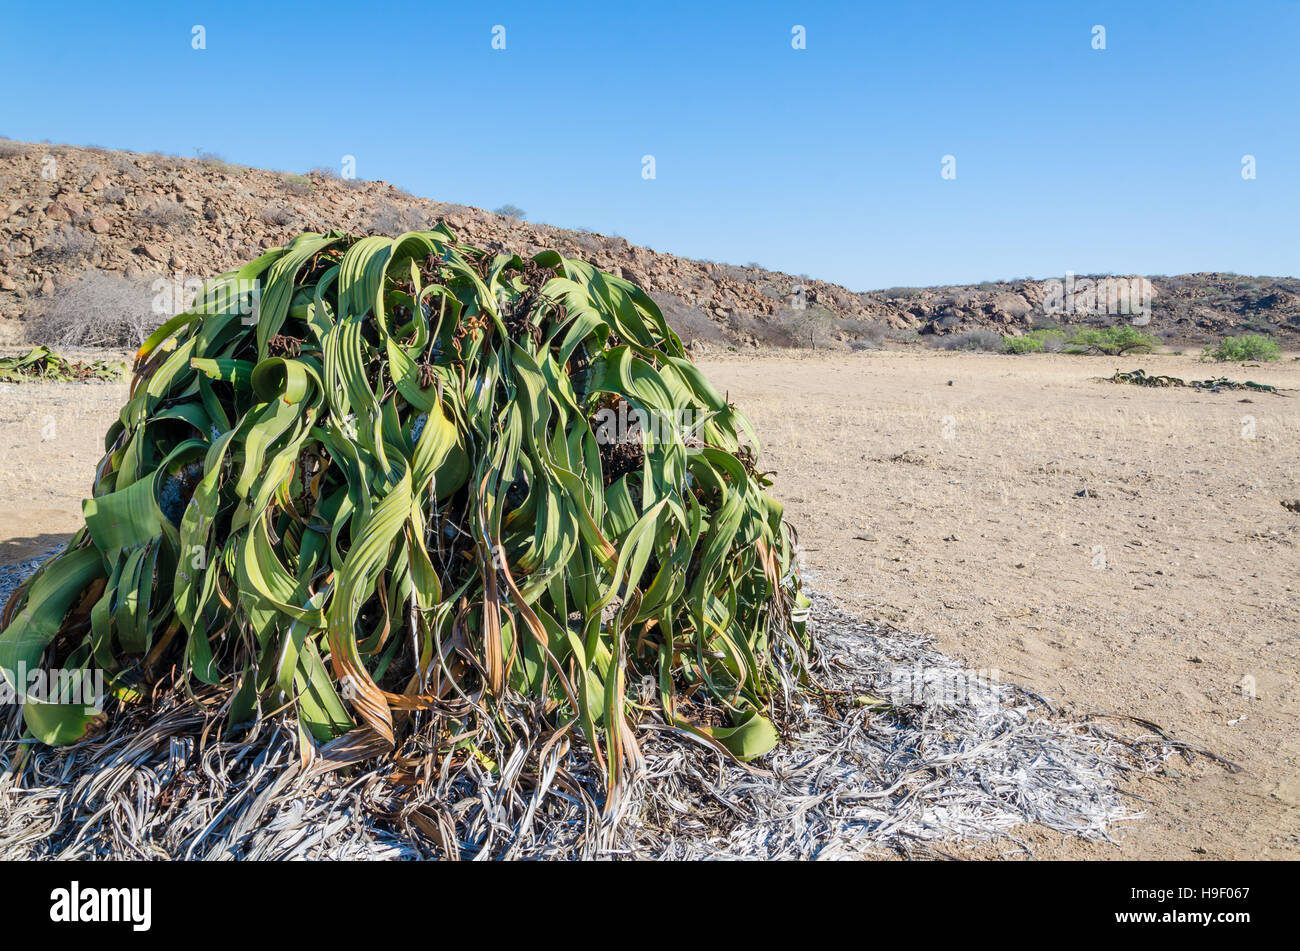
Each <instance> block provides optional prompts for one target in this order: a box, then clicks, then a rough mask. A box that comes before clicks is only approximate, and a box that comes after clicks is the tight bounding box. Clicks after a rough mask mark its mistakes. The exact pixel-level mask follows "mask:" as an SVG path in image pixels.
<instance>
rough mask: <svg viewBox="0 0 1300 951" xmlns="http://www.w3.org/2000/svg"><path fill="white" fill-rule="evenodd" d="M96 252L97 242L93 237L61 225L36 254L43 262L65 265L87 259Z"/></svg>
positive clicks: (77, 229) (97, 248)
mask: <svg viewBox="0 0 1300 951" xmlns="http://www.w3.org/2000/svg"><path fill="white" fill-rule="evenodd" d="M97 250H99V241H98V239H96V238H95V236H94V235H90V234H86V232H84V231H82V230H81V229H79V228H73V227H71V226H70V225H63V226H62V227H60V228H59V229H58V230H57V231H54V232H52V233H51V234H50V236H49V238H48V239H47V240H46V242H45V244H44V245H42V246H41V249H40V251H38V252H37V253H38V254H39V255H40V257H41V258H42V259H43V260H46V261H51V262H58V263H62V264H67V263H71V262H74V261H80V260H83V259H85V258H88V257H90V256H91V255H92V254H94V253H95V252H96V251H97Z"/></svg>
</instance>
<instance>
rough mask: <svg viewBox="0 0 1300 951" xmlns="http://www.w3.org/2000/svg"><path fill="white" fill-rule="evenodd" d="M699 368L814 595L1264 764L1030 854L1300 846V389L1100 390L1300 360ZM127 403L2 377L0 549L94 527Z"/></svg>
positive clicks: (1277, 371) (1079, 704)
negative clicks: (113, 429)
mask: <svg viewBox="0 0 1300 951" xmlns="http://www.w3.org/2000/svg"><path fill="white" fill-rule="evenodd" d="M700 363H701V365H702V366H703V368H704V369H705V371H706V372H707V373H708V374H709V376H710V378H711V379H713V380H714V381H715V382H716V383H717V385H718V386H719V388H725V389H727V390H728V391H729V392H730V396H731V399H732V400H733V401H734V402H736V403H737V404H738V405H739V406H740V407H741V408H742V409H744V410H745V411H746V412H747V413H748V414H749V415H750V417H751V418H752V419H753V420H754V422H755V424H756V425H757V427H758V431H759V434H760V436H761V437H762V438H763V442H764V446H763V448H764V455H763V458H762V461H763V463H764V465H763V468H766V469H775V470H776V473H777V475H776V487H775V492H776V494H777V495H778V497H780V498H781V499H782V500H783V501H785V502H786V503H787V504H788V515H789V517H790V518H791V519H792V521H793V522H794V523H795V524H796V526H797V527H798V528H799V530H800V533H801V540H802V543H803V545H804V546H805V549H806V564H807V569H808V571H809V574H810V579H811V582H812V583H813V584H814V585H815V586H817V587H818V588H820V589H822V590H826V591H828V592H830V593H832V594H835V595H837V596H838V597H840V598H841V599H842V600H843V601H844V602H845V604H846V605H847V606H848V607H849V608H850V609H851V610H856V611H857V612H858V613H860V614H861V615H862V616H864V617H870V618H878V619H883V620H888V621H891V622H893V623H894V624H896V625H898V626H900V627H908V628H911V629H915V630H922V631H926V632H929V633H930V634H932V635H933V636H934V637H935V638H936V639H937V641H938V642H939V644H940V646H941V647H942V649H944V650H945V651H946V652H947V653H949V654H950V655H952V656H954V657H956V658H958V659H960V660H961V661H962V662H963V663H966V664H968V665H969V666H971V667H972V668H976V669H981V670H990V669H996V670H998V671H1000V672H1001V676H1002V677H1004V678H1005V679H1008V680H1014V681H1018V682H1020V683H1023V684H1025V685H1027V686H1029V687H1031V688H1033V689H1036V690H1038V691H1039V692H1041V693H1043V694H1045V695H1047V696H1049V697H1051V698H1053V699H1055V700H1057V701H1060V702H1062V703H1064V704H1065V705H1066V706H1067V707H1069V708H1070V709H1072V710H1073V711H1075V712H1078V713H1086V712H1092V711H1115V712H1119V713H1123V714H1129V715H1133V716H1139V717H1144V718H1148V719H1150V720H1153V721H1154V722H1156V723H1158V724H1160V725H1162V726H1163V727H1165V728H1166V729H1168V730H1170V731H1171V732H1173V733H1174V734H1175V735H1177V736H1178V737H1180V738H1182V739H1185V740H1188V741H1191V742H1194V743H1197V744H1200V745H1203V746H1205V747H1207V748H1208V749H1211V750H1213V751H1214V752H1216V753H1218V754H1219V755H1221V756H1224V757H1226V758H1228V759H1230V760H1233V761H1235V762H1237V763H1239V764H1241V766H1242V767H1243V771H1242V772H1241V773H1238V774H1232V773H1229V772H1227V771H1226V770H1225V769H1224V768H1222V767H1221V766H1219V765H1217V764H1215V763H1213V762H1211V761H1209V760H1206V759H1197V760H1196V762H1194V763H1193V764H1190V765H1188V764H1186V763H1184V762H1182V761H1181V760H1178V761H1176V762H1175V763H1174V764H1173V765H1172V768H1171V769H1170V770H1169V775H1167V776H1165V777H1163V778H1161V779H1160V780H1148V781H1144V782H1142V783H1141V784H1140V785H1135V786H1134V787H1133V789H1132V792H1133V793H1134V794H1135V795H1138V796H1142V797H1145V798H1146V799H1149V800H1150V803H1149V805H1148V807H1147V809H1148V817H1147V818H1146V819H1145V820H1143V821H1140V822H1137V823H1134V824H1133V825H1131V826H1129V827H1128V828H1127V830H1125V833H1124V837H1123V839H1122V841H1121V843H1120V845H1119V846H1118V847H1116V846H1111V845H1087V844H1080V843H1078V842H1075V841H1073V840H1061V839H1060V837H1059V836H1050V835H1047V834H1045V833H1042V832H1040V831H1035V830H1032V829H1031V830H1027V831H1026V834H1025V836H1024V839H1025V841H1026V842H1027V843H1028V844H1029V845H1030V846H1031V847H1032V848H1033V851H1034V854H1035V855H1037V856H1038V857H1040V858H1044V857H1081V856H1083V857H1099V858H1196V857H1206V858H1237V859H1240V858H1282V857H1296V856H1298V855H1300V768H1298V766H1300V740H1298V739H1297V737H1298V733H1297V727H1300V695H1298V694H1300V692H1298V690H1297V670H1300V593H1297V586H1298V585H1300V578H1298V576H1297V567H1300V558H1298V557H1297V542H1300V515H1298V514H1295V513H1292V512H1289V511H1287V510H1286V509H1284V508H1283V507H1282V506H1281V504H1280V502H1281V500H1283V499H1294V498H1297V497H1300V392H1296V393H1293V394H1292V395H1291V396H1289V397H1280V396H1273V395H1268V394H1256V393H1242V392H1230V391H1224V392H1220V393H1207V392H1197V391H1192V390H1151V389H1141V388H1138V387H1131V386H1117V385H1113V384H1108V383H1099V382H1094V381H1093V380H1092V379H1090V378H1092V377H1096V376H1100V375H1109V374H1110V373H1111V372H1112V371H1113V370H1114V369H1115V368H1116V367H1117V366H1119V367H1123V368H1124V369H1130V368H1132V367H1134V366H1139V365H1140V366H1142V367H1144V368H1145V369H1146V370H1147V371H1148V372H1149V373H1170V374H1173V375H1175V376H1181V377H1184V378H1187V379H1192V378H1204V377H1207V376H1217V375H1220V374H1222V375H1226V376H1229V377H1232V378H1234V379H1254V380H1257V381H1260V382H1266V383H1273V384H1276V385H1279V386H1285V387H1290V388H1294V389H1296V390H1297V391H1300V362H1296V361H1295V360H1293V359H1292V358H1291V357H1289V356H1288V358H1287V359H1286V360H1285V361H1283V362H1282V363H1278V364H1272V365H1268V366H1264V367H1258V368H1256V367H1248V368H1242V367H1239V366H1231V365H1229V366H1223V367H1220V366H1217V365H1216V366H1209V365H1206V364H1200V363H1197V362H1196V361H1195V360H1194V359H1193V358H1192V357H1173V356H1161V357H1144V358H1131V359H1123V360H1115V359H1113V358H1083V357H1064V356H1050V355H1036V356H1031V357H1002V356H990V355H977V354H949V353H934V352H867V353H855V354H836V355H830V354H827V355H819V354H795V355H785V354H782V355H773V356H742V355H733V354H727V355H711V356H707V357H703V358H701V359H700ZM125 396H126V387H125V386H124V385H95V384H67V385H44V384H23V385H22V386H15V385H3V384H0V398H2V399H0V564H7V563H12V562H14V561H18V560H24V559H28V558H32V557H35V556H37V555H39V554H41V553H43V552H44V551H46V550H48V549H49V548H50V547H51V546H52V545H54V544H57V543H58V542H60V541H62V540H64V539H65V538H66V537H67V535H68V534H70V533H71V532H72V531H74V530H75V529H76V528H77V527H78V526H79V524H80V503H81V499H82V498H83V497H84V496H85V495H86V494H87V492H88V489H89V486H90V482H91V478H92V475H93V473H94V468H95V465H96V463H97V461H98V459H99V457H100V455H101V454H102V451H103V443H102V440H103V434H104V432H105V430H106V429H107V427H108V425H109V424H110V423H111V421H112V419H113V418H114V416H115V415H116V413H117V411H118V409H119V407H120V406H121V403H122V401H123V400H124V399H125ZM1085 490H1086V492H1087V494H1085V495H1083V496H1080V495H1079V494H1078V493H1080V492H1084V491H1085ZM1243 678H1250V679H1246V680H1245V683H1246V684H1247V685H1250V684H1253V689H1254V697H1253V699H1251V698H1249V697H1247V696H1244V695H1243V688H1242V684H1243ZM1003 851H1005V846H984V847H976V848H971V849H966V850H963V852H962V854H968V855H974V856H995V855H998V854H1001V853H1002V852H1003Z"/></svg>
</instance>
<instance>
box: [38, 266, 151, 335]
mask: <svg viewBox="0 0 1300 951" xmlns="http://www.w3.org/2000/svg"><path fill="white" fill-rule="evenodd" d="M153 299H154V294H153V292H152V290H151V289H150V287H149V285H148V284H145V283H144V282H143V281H133V280H131V279H129V278H126V277H123V276H122V275H120V274H111V273H105V272H102V271H86V272H84V273H82V274H80V275H78V276H77V277H76V278H74V279H73V280H72V281H71V282H69V283H68V284H67V285H66V286H63V287H60V288H58V289H56V290H55V292H54V294H53V295H51V296H50V297H48V298H45V299H42V300H41V301H39V302H38V303H37V306H36V308H35V310H33V311H32V312H30V313H29V314H28V317H27V322H26V326H25V328H24V336H25V337H26V339H27V341H28V342H29V343H41V344H45V345H47V346H52V347H115V348H120V347H138V346H139V345H140V344H142V343H144V340H145V338H146V337H148V336H149V334H150V333H151V332H152V331H153V329H154V328H155V327H157V326H158V325H159V324H161V323H162V321H163V319H165V317H166V316H167V315H164V314H156V313H155V312H154V309H153Z"/></svg>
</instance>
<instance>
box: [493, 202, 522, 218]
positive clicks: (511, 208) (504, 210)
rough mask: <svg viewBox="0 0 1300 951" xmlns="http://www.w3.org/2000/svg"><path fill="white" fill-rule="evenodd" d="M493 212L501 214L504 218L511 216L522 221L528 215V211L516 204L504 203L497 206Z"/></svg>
mask: <svg viewBox="0 0 1300 951" xmlns="http://www.w3.org/2000/svg"><path fill="white" fill-rule="evenodd" d="M493 214H497V215H503V216H505V217H506V218H513V219H515V220H516V221H523V220H524V219H525V218H527V217H528V213H527V212H526V211H524V210H523V209H522V208H520V207H519V206H518V205H511V204H505V205H502V206H501V207H500V208H497V209H496V210H495V211H494V212H493Z"/></svg>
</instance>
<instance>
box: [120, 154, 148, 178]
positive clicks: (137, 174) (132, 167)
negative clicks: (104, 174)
mask: <svg viewBox="0 0 1300 951" xmlns="http://www.w3.org/2000/svg"><path fill="white" fill-rule="evenodd" d="M113 168H114V169H116V170H117V171H119V172H121V173H122V174H123V175H125V176H126V177H127V178H129V179H131V181H133V182H138V181H140V179H142V178H144V172H142V171H140V169H139V167H138V166H136V164H135V163H134V162H132V161H131V160H130V159H129V158H127V157H126V156H125V155H120V154H119V155H114V156H113Z"/></svg>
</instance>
